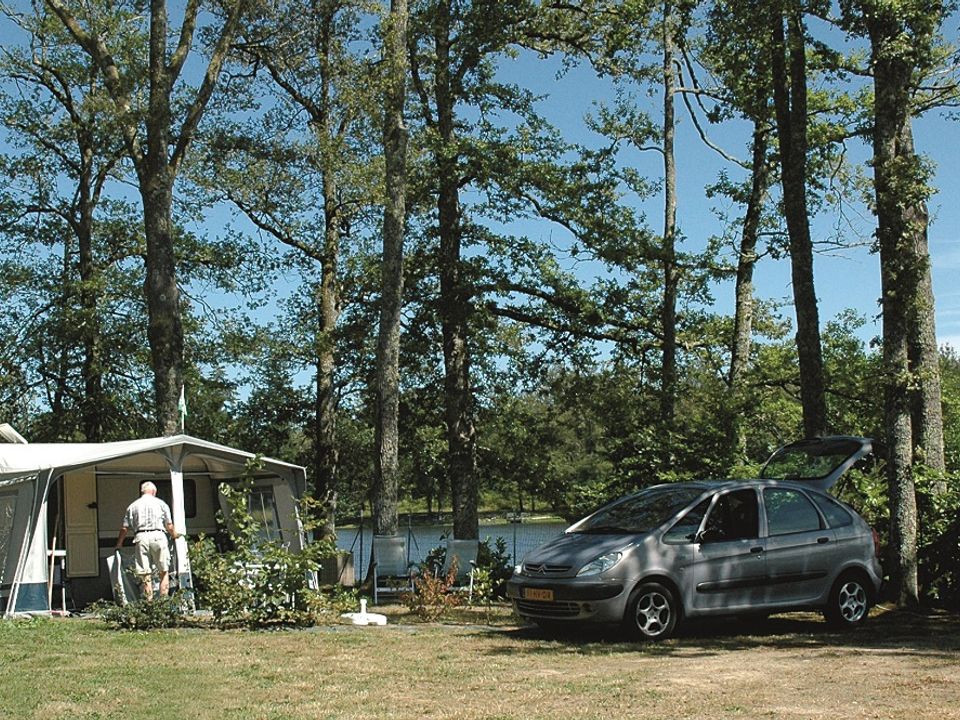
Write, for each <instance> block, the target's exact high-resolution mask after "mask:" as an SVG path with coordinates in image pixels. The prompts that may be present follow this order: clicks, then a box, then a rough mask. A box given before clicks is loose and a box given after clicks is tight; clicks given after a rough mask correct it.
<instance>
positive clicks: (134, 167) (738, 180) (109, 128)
mask: <svg viewBox="0 0 960 720" xmlns="http://www.w3.org/2000/svg"><path fill="white" fill-rule="evenodd" d="M0 7H2V10H3V15H2V22H3V33H4V37H5V38H9V39H10V41H9V42H7V41H6V40H5V42H4V46H3V48H2V50H0V77H2V85H0V88H2V92H0V116H2V118H3V127H4V131H5V132H4V135H3V140H4V144H3V145H2V146H0V148H2V150H3V152H2V155H0V171H2V175H3V177H4V183H3V184H2V186H0V263H2V275H0V299H2V303H3V305H2V307H3V313H0V338H2V340H0V402H2V408H3V415H4V417H3V418H0V419H3V420H6V421H9V422H12V423H14V424H15V425H16V426H18V427H19V428H21V431H22V432H23V433H24V434H26V435H28V436H29V437H30V438H31V439H32V440H36V441H41V440H47V441H52V440H66V441H86V442H100V441H105V440H111V439H120V438H128V437H133V436H138V435H145V434H155V433H161V434H173V433H176V432H179V431H180V416H179V413H178V407H177V406H178V399H179V396H180V392H181V389H182V388H185V392H186V398H187V402H188V406H189V416H188V423H187V430H188V431H189V432H190V433H191V434H194V435H198V436H202V437H205V438H208V439H212V440H217V441H221V442H226V443H232V444H238V445H241V446H243V447H244V448H246V449H250V450H254V451H257V452H262V453H266V454H269V455H273V456H277V457H281V458H284V459H287V460H291V461H295V462H300V463H303V464H305V465H307V466H308V467H309V468H310V477H311V479H312V486H313V490H312V491H313V493H314V495H315V496H316V497H317V498H318V499H320V500H321V501H322V502H323V503H324V507H325V508H326V516H327V521H326V523H325V526H324V528H323V534H325V535H332V534H333V533H335V531H336V521H337V518H338V517H341V518H342V517H344V516H353V515H355V514H356V513H357V512H359V511H360V509H361V508H363V507H365V506H368V507H369V508H370V509H371V512H372V515H373V519H374V524H375V528H376V530H377V532H381V533H391V532H396V531H397V528H398V512H399V508H400V506H401V504H402V503H406V504H407V505H408V506H409V507H419V508H424V507H425V508H426V509H427V510H428V511H429V512H431V513H432V512H438V511H440V510H441V509H443V508H449V509H450V512H451V514H452V518H453V529H454V534H455V535H456V536H457V537H461V538H475V537H477V536H478V534H479V513H480V510H481V508H512V509H514V510H521V511H526V510H529V509H531V508H534V507H536V508H549V509H551V510H553V511H555V512H559V513H562V514H564V515H566V516H569V517H575V516H577V515H578V514H581V513H584V512H587V511H589V510H590V509H592V508H594V507H596V506H598V505H599V504H601V503H603V502H605V501H607V500H610V499H612V498H613V497H616V496H617V495H619V494H622V493H625V492H629V491H632V490H635V489H637V488H639V487H643V486H645V485H649V484H652V483H656V482H662V481H665V480H667V481H669V480H680V479H685V478H691V477H699V476H704V475H709V476H729V475H740V474H747V473H750V472H751V471H753V470H755V468H756V464H757V463H758V462H759V461H762V460H763V459H764V457H765V456H766V455H767V454H768V453H769V452H770V451H771V450H772V449H774V447H775V446H777V445H778V444H781V443H783V442H787V441H790V440H793V439H796V438H798V437H803V436H807V437H812V436H817V435H824V434H829V433H841V434H862V435H869V436H873V437H875V438H877V439H879V440H880V441H881V442H880V444H879V447H880V452H879V455H880V459H881V463H880V465H879V466H878V469H875V470H873V471H868V472H865V473H861V474H859V475H856V476H855V478H854V481H853V482H855V483H856V484H857V488H856V489H857V493H853V494H852V495H851V496H852V497H854V496H855V495H859V496H860V497H861V498H866V499H863V500H860V501H857V500H856V499H855V500H854V501H855V502H860V504H861V505H863V509H864V511H865V512H868V514H869V513H872V514H873V516H874V519H875V521H876V522H880V523H883V524H884V526H885V528H887V529H888V530H889V532H888V533H887V538H886V542H887V545H888V548H889V550H888V559H887V564H886V565H887V570H888V572H889V574H890V578H891V581H892V582H891V587H892V588H893V589H894V593H895V599H896V601H897V602H898V603H900V604H903V605H909V604H914V603H917V602H919V601H920V600H921V598H923V597H928V596H936V597H940V598H941V599H942V598H944V597H946V596H947V595H949V593H950V592H954V593H956V592H957V585H958V583H956V582H954V583H953V584H952V585H951V587H952V588H953V589H952V590H950V589H949V588H948V589H944V585H943V583H942V582H940V583H939V584H938V581H936V580H935V579H934V578H932V577H931V576H930V572H929V570H930V569H931V568H934V567H937V568H940V569H941V570H942V566H943V564H944V563H947V565H949V562H950V560H949V558H950V557H951V556H952V557H953V558H954V562H955V564H960V561H958V560H956V558H957V555H958V554H960V548H958V547H956V542H957V535H958V526H957V520H956V510H957V507H958V506H960V501H958V500H957V498H958V496H960V480H958V478H960V475H958V473H960V392H958V382H960V358H958V356H957V355H956V353H955V351H954V350H952V349H950V348H938V347H937V340H936V328H935V323H934V309H935V308H934V296H933V289H932V282H931V271H930V257H929V251H928V242H927V238H928V226H929V222H930V219H929V213H928V210H927V201H928V199H929V198H930V196H931V194H932V193H933V192H934V191H935V188H933V187H932V185H931V177H932V163H931V160H930V159H929V158H927V157H926V156H924V155H922V154H921V153H920V152H919V150H918V149H917V148H916V147H915V144H914V136H913V122H914V121H915V120H916V119H917V118H919V117H921V116H923V115H924V114H925V113H933V112H942V111H943V110H944V109H949V108H951V107H955V106H956V103H957V97H958V92H957V77H958V76H957V67H956V59H957V55H956V52H957V49H956V47H955V46H954V45H953V44H952V43H951V42H949V41H948V39H947V38H945V37H944V35H943V32H944V28H947V27H949V26H951V23H953V24H955V22H956V16H955V15H952V14H951V13H952V12H953V11H954V7H953V5H952V4H950V3H947V2H936V1H934V2H915V1H913V0H895V1H894V2H875V0H843V1H842V2H840V3H839V4H838V5H834V4H831V3H817V2H800V0H774V1H772V2H767V3H762V4H759V5H758V4H756V3H737V2H730V1H729V0H712V1H711V2H701V3H697V2H691V1H689V0H660V1H659V2H647V1H645V0H638V1H634V0H628V1H626V2H624V1H622V0H621V1H618V2H612V1H610V0H587V1H585V2H581V3H555V2H550V1H545V2H539V1H536V0H483V1H473V2H471V1H468V0H459V1H457V2H454V1H453V0H391V1H390V2H389V3H378V2H370V1H367V0H310V2H302V1H301V0H277V1H276V2H271V3H261V2H258V1H257V0H219V1H218V2H207V1H206V0H187V2H185V3H182V4H176V3H174V4H167V3H166V2H164V0H151V2H149V3H146V2H143V1H142V0H88V1H86V2H82V3H81V2H77V1H76V0H44V1H43V2H37V3H32V4H31V3H26V2H21V1H20V0H3V2H2V3H0ZM518 61H521V62H522V63H523V67H533V66H534V65H535V63H539V64H540V65H541V66H543V67H546V68H549V70H546V71H545V72H557V71H559V72H561V73H562V72H574V71H576V72H584V73H586V74H593V75H594V76H595V77H596V78H597V79H598V80H597V87H601V86H602V87H604V88H606V89H607V91H605V92H604V94H603V95H602V97H598V98H595V100H596V102H595V104H593V105H592V106H591V105H590V102H589V101H590V100H591V99H594V98H590V97H589V96H588V93H589V92H590V87H585V88H584V97H583V98H582V101H581V103H580V104H581V105H582V108H583V115H584V124H585V130H584V132H582V133H578V134H577V135H576V136H570V135H569V133H568V134H566V135H565V134H564V133H563V132H561V131H560V130H559V129H558V128H557V127H556V126H555V125H553V124H552V123H551V120H552V118H550V117H545V116H544V115H543V114H542V110H541V108H542V102H541V100H542V99H541V98H540V97H538V96H537V95H536V93H535V91H534V90H533V89H532V85H528V84H527V80H528V78H526V77H524V76H523V74H522V73H520V72H516V71H515V70H514V71H511V68H514V67H516V65H517V63H518ZM681 122H683V123H689V125H690V126H691V127H693V128H695V130H696V132H697V134H699V136H700V139H701V141H702V142H703V144H704V148H705V150H704V152H716V153H718V154H719V155H720V156H721V157H722V158H723V159H724V162H725V163H726V164H727V168H726V169H725V170H724V171H723V172H722V173H721V174H720V175H719V176H718V177H716V178H711V179H706V180H705V182H706V181H708V182H709V183H710V184H709V186H708V187H707V188H705V191H706V192H707V193H708V194H709V196H710V197H713V198H716V199H718V200H719V201H720V204H721V205H722V206H723V207H724V208H726V210H725V211H724V212H723V213H722V216H721V217H719V218H718V223H717V228H718V231H717V233H716V234H715V235H712V236H710V237H691V236H688V235H687V234H686V232H685V230H684V225H683V218H684V212H685V199H684V197H683V196H682V194H681V193H680V192H678V179H679V178H682V177H683V176H684V173H692V172H694V170H693V169H690V168H686V167H684V166H683V165H682V162H680V159H681V158H682V157H683V154H682V153H678V147H677V128H678V124H679V123H681ZM730 128H734V129H735V130H734V131H732V132H730V131H728V132H725V133H724V136H725V137H731V136H735V135H736V134H737V133H738V132H739V133H740V134H742V135H743V137H742V143H743V144H742V147H739V148H736V147H720V146H719V144H718V143H716V142H715V141H714V140H713V137H714V136H716V135H718V133H717V131H718V130H729V129H730ZM744 129H746V131H745V132H744ZM851 147H859V148H862V152H863V153H865V155H866V156H869V160H868V161H866V162H861V163H859V164H858V163H855V162H852V161H851V160H850V159H849V158H850V152H849V150H850V148H851ZM741 156H742V157H741ZM651 158H655V161H653V160H651ZM849 206H857V207H866V208H869V211H870V212H872V214H873V222H872V223H871V222H869V221H863V222H861V223H860V224H859V225H858V224H857V223H856V222H854V221H849V219H848V216H847V215H846V214H845V211H844V209H845V208H847V207H849ZM823 218H834V219H835V221H834V222H832V223H830V225H831V226H833V227H835V228H842V229H838V230H837V231H836V232H835V233H833V234H831V235H830V236H824V235H823V231H821V230H818V228H820V227H822V226H823V225H824V223H822V222H820V223H818V222H817V220H821V221H822V219H823ZM531 228H547V229H548V230H545V231H544V232H539V231H535V230H531ZM554 232H555V233H556V236H555V238H554V235H553V233H554ZM865 241H869V242H871V243H872V247H873V250H874V251H875V252H876V253H877V254H878V256H879V261H880V275H881V278H880V279H881V287H882V296H881V297H880V298H879V301H880V308H881V313H882V322H883V332H882V337H881V338H877V339H876V340H875V342H873V343H870V344H866V343H865V342H864V341H863V340H861V339H860V338H861V335H862V331H861V328H862V326H863V324H864V322H865V320H864V318H863V317H862V316H861V315H858V314H857V313H856V312H854V311H852V310H851V311H850V312H848V313H846V314H844V315H842V316H840V317H838V318H835V319H831V320H827V321H825V320H824V319H823V318H821V316H820V313H819V306H818V301H817V290H816V282H815V281H816V277H815V273H814V257H815V256H816V255H817V253H818V252H819V251H820V250H821V249H823V248H825V247H828V248H830V249H841V250H842V249H843V248H844V247H847V246H851V245H854V244H857V243H863V242H865ZM770 257H773V258H788V259H789V262H790V267H791V280H792V283H791V285H792V292H793V297H792V302H791V303H790V305H792V310H790V309H789V308H787V307H786V306H781V305H778V304H776V303H771V302H769V301H767V302H764V301H761V300H759V299H758V298H757V297H756V296H755V292H754V280H755V276H756V274H757V273H763V272H764V271H765V269H764V268H765V264H764V260H765V259H767V258H770ZM726 281H731V282H732V286H733V292H734V303H733V306H734V308H735V311H734V314H733V315H732V316H727V315H724V314H722V313H719V312H717V311H716V310H715V309H714V300H715V298H716V296H717V293H720V292H728V290H727V288H728V287H729V284H728V283H727V282H726ZM846 491H847V492H852V491H851V490H850V489H849V488H848V489H847V490H846ZM951 513H952V515H951ZM951 538H952V539H951ZM945 543H946V545H945ZM951 543H953V545H951ZM944 558H946V560H944ZM924 568H926V570H925V569H924ZM955 569H956V568H954V570H955ZM938 572H940V570H938ZM943 572H946V570H943ZM925 573H926V574H925ZM941 574H942V573H941ZM954 576H955V573H954Z"/></svg>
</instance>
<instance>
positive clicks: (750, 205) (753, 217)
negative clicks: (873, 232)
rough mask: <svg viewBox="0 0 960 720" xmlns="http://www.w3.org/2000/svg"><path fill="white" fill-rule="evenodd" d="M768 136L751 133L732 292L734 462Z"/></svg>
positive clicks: (742, 442) (759, 126)
mask: <svg viewBox="0 0 960 720" xmlns="http://www.w3.org/2000/svg"><path fill="white" fill-rule="evenodd" d="M768 150H769V135H768V133H767V130H766V128H765V127H764V123H762V122H761V121H759V120H758V121H756V122H755V123H754V129H753V160H752V167H751V183H750V195H749V197H748V198H747V208H746V212H745V214H744V218H743V235H742V237H741V238H740V250H739V252H738V258H737V280H736V286H735V290H734V295H735V310H734V315H733V342H732V343H731V347H730V380H729V391H730V403H729V405H730V412H731V417H730V423H729V438H730V443H731V446H732V449H733V452H734V455H735V457H734V461H735V462H741V461H743V460H745V459H746V437H745V434H744V432H743V424H742V423H741V416H742V411H743V401H742V396H743V390H744V388H743V379H744V375H745V374H746V371H747V366H748V364H749V362H750V348H751V344H752V340H753V271H754V267H755V266H756V263H757V242H758V239H759V235H760V219H761V216H762V214H763V204H764V201H765V200H766V196H767V190H768V188H769V186H770V171H769V166H768V165H767V152H768Z"/></svg>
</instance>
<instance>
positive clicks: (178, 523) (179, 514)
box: [168, 457, 194, 609]
mask: <svg viewBox="0 0 960 720" xmlns="http://www.w3.org/2000/svg"><path fill="white" fill-rule="evenodd" d="M168 459H170V488H171V491H172V492H171V499H172V500H173V507H171V508H170V511H171V512H172V513H173V527H174V529H175V530H176V531H177V539H176V540H174V543H173V545H174V548H175V550H176V554H177V572H178V575H179V581H180V589H181V590H182V591H183V592H184V595H185V597H186V599H187V602H188V603H189V604H190V608H191V609H194V599H193V573H192V572H191V570H190V556H189V554H188V552H187V538H186V534H187V514H186V510H185V509H184V495H183V467H182V465H181V464H180V461H179V458H178V459H177V460H176V461H174V460H173V459H172V458H169V457H168Z"/></svg>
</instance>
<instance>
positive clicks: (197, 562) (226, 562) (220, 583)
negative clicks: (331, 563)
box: [190, 472, 347, 627]
mask: <svg viewBox="0 0 960 720" xmlns="http://www.w3.org/2000/svg"><path fill="white" fill-rule="evenodd" d="M252 489H253V480H252V475H251V473H249V472H248V473H247V474H246V475H245V477H244V478H243V479H242V480H241V482H240V483H238V484H237V485H234V486H231V485H221V486H220V492H221V493H222V494H223V496H224V498H225V499H226V503H227V506H228V508H229V510H230V517H229V523H227V522H226V519H225V518H224V517H223V516H222V515H218V521H219V522H220V523H221V524H222V525H223V526H224V527H225V528H226V533H227V536H228V539H229V542H230V545H231V547H232V549H229V550H227V551H225V552H218V549H217V547H216V546H215V544H214V543H213V541H212V540H211V539H210V538H206V537H201V538H200V539H199V540H197V541H196V542H195V543H194V544H193V545H192V546H191V548H190V558H191V563H192V566H193V572H194V578H195V581H196V591H197V601H198V602H199V603H200V604H201V605H202V606H203V607H205V608H207V609H209V610H210V611H211V612H212V614H213V618H214V621H215V622H216V623H217V624H220V625H233V626H244V627H267V626H276V625H283V626H310V625H316V624H317V623H319V622H323V621H329V620H332V619H334V618H335V617H336V615H339V610H340V608H341V607H343V606H344V605H346V602H347V601H346V600H345V599H344V598H343V597H342V596H341V595H338V594H333V595H330V594H325V593H321V592H319V591H318V590H315V589H313V588H311V587H310V584H311V581H312V579H313V578H314V577H315V576H316V573H317V571H318V570H319V568H320V563H319V559H320V558H321V557H322V556H324V555H325V554H329V553H330V552H331V549H332V545H333V543H332V542H318V543H313V544H311V545H309V546H308V547H307V548H305V549H304V550H302V551H299V552H293V551H291V550H289V549H288V548H286V547H285V546H284V545H282V544H281V543H279V542H273V541H268V540H265V539H264V537H265V533H263V528H262V525H261V523H260V522H259V521H258V520H257V519H256V518H255V517H254V516H253V514H252V513H251V512H250V511H249V497H250V493H251V490H252ZM303 507H304V508H305V510H304V512H306V513H309V509H310V507H312V506H310V505H304V506H303ZM331 616H333V618H331Z"/></svg>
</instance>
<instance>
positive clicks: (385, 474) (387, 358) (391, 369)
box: [372, 0, 409, 535]
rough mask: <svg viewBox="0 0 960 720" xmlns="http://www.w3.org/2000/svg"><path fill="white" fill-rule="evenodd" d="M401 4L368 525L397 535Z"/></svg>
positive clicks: (391, 18)
mask: <svg viewBox="0 0 960 720" xmlns="http://www.w3.org/2000/svg"><path fill="white" fill-rule="evenodd" d="M408 21H409V10H408V6H407V0H390V13H389V15H388V16H387V17H386V18H385V21H384V29H383V56H384V97H383V151H384V159H385V177H384V179H385V188H386V201H385V203H384V209H383V263H382V266H381V288H382V289H381V294H380V326H379V331H378V339H377V379H376V383H377V416H376V461H375V464H374V486H373V492H372V505H373V526H374V532H376V533H377V534H379V535H393V534H396V532H397V526H398V524H399V523H398V517H397V501H398V499H397V484H398V478H399V470H400V467H399V433H398V423H399V409H400V372H399V363H400V360H399V351H400V313H401V310H402V307H403V239H404V224H405V221H406V200H407V126H406V123H405V121H404V117H403V109H404V101H405V99H406V88H407V71H408V68H409V63H408V59H407V24H408Z"/></svg>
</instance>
